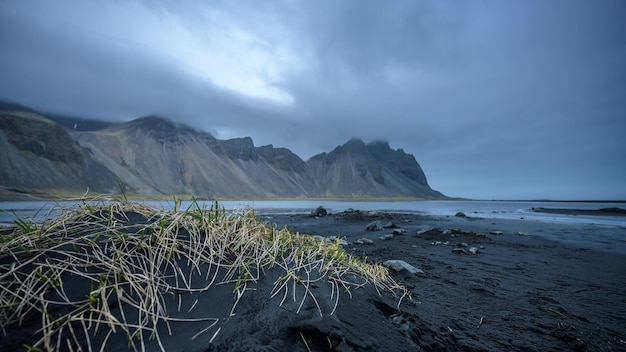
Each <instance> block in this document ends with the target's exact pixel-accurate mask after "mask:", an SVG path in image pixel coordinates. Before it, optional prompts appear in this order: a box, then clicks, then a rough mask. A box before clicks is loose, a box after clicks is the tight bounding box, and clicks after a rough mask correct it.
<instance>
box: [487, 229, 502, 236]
mask: <svg viewBox="0 0 626 352" xmlns="http://www.w3.org/2000/svg"><path fill="white" fill-rule="evenodd" d="M490 233H491V234H492V235H502V234H503V232H502V231H498V230H493V231H491V232H490Z"/></svg>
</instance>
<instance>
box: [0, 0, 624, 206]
mask: <svg viewBox="0 0 626 352" xmlns="http://www.w3.org/2000/svg"><path fill="white" fill-rule="evenodd" d="M625 15H626V5H625V4H624V2H622V1H619V0H616V1H603V2H601V3H597V2H594V3H592V2H590V1H550V2H545V1H534V0H531V1H519V2H482V1H463V2H456V1H454V2H452V1H451V2H447V1H394V2H373V1H372V2H362V1H341V2H336V1H316V2H310V1H271V2H262V3H259V2H256V1H237V2H232V1H223V2H220V1H215V2H210V3H208V2H205V1H168V0H152V1H148V0H146V1H111V2H102V1H95V0H94V1H71V0H62V1H55V2H41V1H30V0H26V1H17V0H9V1H4V2H2V3H0V45H1V46H2V50H1V51H0V76H1V77H2V79H1V80H0V98H1V99H6V100H13V101H17V102H20V103H22V104H25V105H29V106H33V107H35V108H37V109H40V110H42V111H49V112H56V113H65V114H71V115H79V116H85V117H95V118H102V119H108V120H113V121H124V120H130V119H133V118H135V117H138V116H142V115H147V114H153V113H154V114H159V115H165V116H168V117H170V118H172V119H173V120H176V121H180V122H184V123H187V124H189V125H191V126H193V127H195V128H198V129H202V130H206V131H210V132H212V133H214V134H216V136H217V137H218V138H231V137H241V136H251V137H252V138H253V139H254V140H255V143H256V144H257V145H263V144H269V143H272V144H274V145H276V146H284V147H288V148H290V149H292V150H293V151H294V152H296V153H297V154H299V155H300V156H301V157H302V158H305V159H306V158H308V157H310V156H312V155H314V154H317V153H320V152H323V151H328V150H330V149H332V148H334V147H335V146H336V145H339V144H343V143H344V142H345V141H347V140H348V139H349V138H351V137H360V138H363V139H364V140H366V141H369V140H374V139H386V140H388V141H389V142H390V144H391V146H392V147H395V148H403V149H404V150H405V151H407V152H409V153H412V154H414V155H415V157H416V158H417V160H418V161H419V162H420V164H421V165H422V167H423V168H424V169H425V172H426V174H427V176H428V178H429V182H430V183H431V186H433V188H435V189H437V190H440V191H442V192H444V193H445V194H448V195H451V196H461V197H470V198H483V199H492V198H496V199H499V198H509V199H511V198H518V199H519V198H559V199H590V198H592V199H600V198H602V199H626V166H624V165H626V162H624V161H625V159H626V142H625V140H626V139H625V138H623V135H624V133H625V132H626V65H624V64H623V63H624V62H626V45H625V44H624V40H623V34H624V33H626V26H625V25H624V24H623V21H622V19H623V18H625Z"/></svg>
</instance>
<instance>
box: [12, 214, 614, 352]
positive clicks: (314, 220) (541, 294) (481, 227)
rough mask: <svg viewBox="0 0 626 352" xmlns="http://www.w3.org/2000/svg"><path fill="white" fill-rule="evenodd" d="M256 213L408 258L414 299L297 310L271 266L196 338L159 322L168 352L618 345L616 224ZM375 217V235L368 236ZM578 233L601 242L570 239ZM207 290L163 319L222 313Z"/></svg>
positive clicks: (380, 255)
mask: <svg viewBox="0 0 626 352" xmlns="http://www.w3.org/2000/svg"><path fill="white" fill-rule="evenodd" d="M258 218H259V219H260V220H261V221H263V222H265V223H267V224H269V225H271V226H274V225H275V226H276V228H277V229H282V228H288V229H290V230H292V231H294V232H299V233H303V234H309V235H312V236H321V237H324V238H329V237H330V236H335V237H334V238H335V239H334V240H333V241H337V240H345V241H346V242H347V243H345V244H343V245H342V247H343V248H344V249H345V251H346V252H347V253H348V254H352V255H353V256H355V257H357V258H365V259H366V261H367V262H368V263H384V262H386V261H388V260H402V261H404V262H406V263H407V264H409V265H410V266H412V267H413V268H415V269H417V270H416V271H415V272H410V271H407V270H400V271H396V270H395V269H389V274H390V276H391V277H392V278H393V279H394V280H395V281H396V282H398V283H400V284H402V285H404V287H405V288H407V289H409V290H410V293H411V295H410V296H411V297H404V298H402V297H398V296H395V295H394V294H392V293H391V292H385V291H378V290H375V289H373V288H372V287H371V286H363V287H360V288H354V289H351V290H349V291H346V292H342V294H341V295H340V296H338V297H339V298H336V296H335V295H336V294H338V292H333V291H332V290H330V288H329V286H328V285H327V284H326V283H325V282H324V281H316V283H315V285H314V286H312V288H311V290H312V291H311V293H315V295H316V297H317V299H316V300H311V299H308V300H304V299H303V300H302V302H303V303H301V302H300V297H305V298H306V295H307V293H306V291H298V290H296V291H293V292H294V293H295V292H298V296H297V297H298V299H291V296H287V298H288V299H286V300H285V299H284V298H283V297H282V294H281V295H276V296H274V292H273V291H274V288H273V287H274V282H277V280H278V277H277V275H278V274H276V273H274V272H272V271H268V272H266V273H265V274H264V277H262V278H261V279H260V280H259V281H258V282H255V283H254V284H252V283H250V287H249V290H247V293H246V295H245V296H243V298H242V299H241V300H240V301H238V303H237V309H236V310H235V311H234V314H232V315H230V316H228V315H226V316H225V317H224V318H220V319H219V321H218V323H217V324H218V326H219V329H216V328H214V329H213V330H208V332H207V333H203V334H201V335H199V337H198V338H196V339H192V337H193V336H195V335H194V334H198V333H199V332H201V331H203V329H205V328H207V323H206V322H204V321H202V322H195V323H194V322H186V323H185V324H184V326H183V325H173V326H172V335H171V336H169V333H168V331H167V329H164V327H163V326H161V328H163V329H164V330H162V332H163V345H164V346H166V349H167V350H171V349H185V350H186V351H261V350H268V349H269V350H275V351H290V352H292V351H293V352H298V351H308V350H309V348H311V349H312V350H328V349H329V347H330V349H331V350H335V351H371V350H394V351H440V350H465V351H494V350H509V351H527V350H532V351H561V350H574V351H578V350H579V351H586V350H589V351H594V350H595V351H624V350H626V333H624V332H625V331H626V291H625V290H624V287H626V277H625V276H624V275H623V274H624V273H625V272H626V246H623V247H619V246H616V244H615V242H610V241H609V242H607V241H606V239H605V237H604V236H605V235H611V236H613V237H612V238H622V239H626V228H614V227H603V226H594V225H584V226H581V225H576V224H559V223H546V222H534V221H529V220H512V219H491V218H474V217H455V216H431V215H425V214H419V213H388V212H381V211H358V210H353V211H345V212H340V213H336V214H329V215H327V216H318V217H315V216H311V215H309V214H263V215H258ZM122 220H123V219H120V221H122ZM141 221H142V220H141V219H137V218H133V217H130V220H129V221H128V223H127V224H126V225H125V226H127V227H128V228H135V229H137V228H138V226H139V225H141ZM377 221H378V222H379V223H380V225H381V226H380V228H379V230H378V231H368V230H367V229H366V228H367V227H368V225H370V224H372V223H375V222H377ZM394 233H395V234H394ZM577 236H578V237H580V236H593V238H596V239H597V242H593V241H591V242H590V241H587V242H584V243H582V242H576V240H575V239H576V238H577ZM620 236H621V237H620ZM359 240H360V241H359ZM370 241H371V243H370ZM620 248H624V249H620ZM473 253H475V254H473ZM196 280H197V279H196ZM214 288H215V289H214ZM214 288H212V289H211V290H210V291H203V292H199V293H194V294H192V295H191V296H189V297H187V298H185V299H184V300H183V308H184V309H178V310H177V309H176V305H177V304H178V306H179V307H180V304H181V303H176V302H175V301H172V302H171V303H170V304H171V306H169V308H170V310H172V312H177V313H175V314H174V313H172V314H174V315H175V316H176V317H177V316H183V317H185V318H188V317H189V315H185V313H184V312H185V311H186V308H185V304H187V305H189V306H195V307H196V311H197V312H195V313H194V314H200V313H203V314H217V313H219V312H222V311H224V307H228V306H229V304H231V305H232V300H233V288H232V284H231V285H223V286H219V285H218V286H216V287H214ZM331 297H335V298H333V299H331ZM281 298H282V299H283V300H284V302H283V303H281ZM294 298H296V296H294ZM334 299H337V301H336V303H335V301H334ZM194 300H195V302H194ZM168 302H169V301H168ZM335 305H336V306H335ZM334 306H335V307H334ZM220 307H221V308H220ZM333 307H334V308H333ZM218 308H219V309H218ZM335 308H336V309H335ZM227 311H228V310H226V312H227ZM216 312H217V313H216ZM329 312H332V314H329ZM223 313H224V312H222V313H220V314H223ZM322 313H323V314H322ZM200 316H201V315H197V316H196V315H194V316H193V317H200ZM27 322H28V321H27ZM30 323H31V324H32V323H37V321H36V320H35V321H30ZM172 324H173V323H172ZM29 328H32V326H30V327H29V325H28V324H26V326H22V327H21V328H18V327H13V328H10V329H8V331H7V335H1V334H0V348H1V349H2V350H3V351H12V350H16V351H19V350H24V349H23V348H21V343H23V341H26V342H28V341H29V340H28V338H29V337H28V334H29V331H32V330H29ZM20 339H21V340H20ZM22 340H23V341H22ZM16 341H17V342H16ZM146 343H147V347H148V349H149V350H150V349H158V348H159V346H158V344H157V342H156V341H154V340H151V341H147V342H146ZM125 346H126V342H125V339H123V338H121V339H120V340H112V342H111V348H113V349H115V350H118V349H121V348H126V347H125Z"/></svg>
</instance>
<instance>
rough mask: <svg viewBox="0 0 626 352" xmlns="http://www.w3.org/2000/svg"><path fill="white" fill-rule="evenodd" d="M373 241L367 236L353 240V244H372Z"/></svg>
mask: <svg viewBox="0 0 626 352" xmlns="http://www.w3.org/2000/svg"><path fill="white" fill-rule="evenodd" d="M373 243H374V241H372V240H370V239H369V238H360V239H358V240H356V241H354V244H373Z"/></svg>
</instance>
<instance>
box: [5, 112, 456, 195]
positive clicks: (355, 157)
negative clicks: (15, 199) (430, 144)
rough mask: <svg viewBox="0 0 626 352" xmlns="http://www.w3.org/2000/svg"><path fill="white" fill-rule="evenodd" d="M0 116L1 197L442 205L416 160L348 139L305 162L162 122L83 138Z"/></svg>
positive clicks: (143, 121)
mask: <svg viewBox="0 0 626 352" xmlns="http://www.w3.org/2000/svg"><path fill="white" fill-rule="evenodd" d="M7 106H8V107H9V108H10V109H13V108H16V109H20V107H19V106H17V107H16V106H14V105H7ZM0 107H1V105H0ZM3 115H4V116H3ZM0 117H3V118H4V119H5V120H6V121H4V123H3V124H2V125H1V126H0V127H2V128H0V151H1V152H0V161H1V162H2V163H0V164H2V165H8V166H10V167H6V168H1V169H0V190H1V189H2V187H7V186H9V187H22V188H25V189H29V188H30V189H33V190H37V189H43V188H55V187H58V188H59V189H67V190H70V191H79V192H81V193H82V192H84V189H85V188H86V187H89V188H90V189H92V190H104V191H107V190H111V188H112V187H117V185H118V180H119V182H120V183H121V184H122V185H123V187H124V188H125V189H126V190H128V191H130V192H131V193H132V194H135V195H137V196H151V195H157V194H188V195H194V196H198V197H224V198H241V197H245V198H273V197H303V198H306V197H346V198H351V197H367V198H376V197H420V198H443V197H444V196H443V195H442V194H440V193H438V192H436V191H433V190H432V189H431V188H430V187H429V186H428V184H427V182H426V178H425V176H424V173H423V172H422V169H421V168H420V166H419V164H418V163H417V161H416V160H415V158H414V157H413V155H411V154H407V153H405V152H404V151H403V150H402V149H398V150H393V149H391V148H390V146H389V143H388V142H387V141H384V140H376V141H373V142H370V143H368V144H366V143H365V142H363V140H361V139H359V138H352V139H350V140H349V141H347V142H346V143H345V144H343V145H340V146H338V147H336V148H335V149H333V150H332V151H331V152H329V153H322V154H318V155H316V156H314V157H312V158H311V159H309V160H308V161H306V162H305V161H303V160H302V159H300V157H298V156H297V155H296V154H294V153H293V152H291V151H290V150H289V149H287V148H278V147H274V146H273V145H271V144H270V145H265V146H261V147H256V146H255V145H254V142H253V140H252V138H251V137H242V138H232V139H228V140H218V139H216V138H214V137H213V136H211V135H210V134H209V133H207V132H201V131H196V130H194V129H192V128H190V127H188V126H186V125H182V124H178V123H176V122H174V121H172V120H171V119H168V118H165V117H162V116H155V115H151V116H144V117H140V118H138V119H135V120H132V121H129V122H124V123H115V124H112V125H111V126H109V127H106V128H103V129H97V130H96V129H94V130H83V131H81V130H78V129H76V128H68V129H63V128H62V127H61V126H60V125H57V124H56V123H54V122H52V121H49V120H47V119H45V117H43V116H40V115H39V114H35V113H32V112H29V111H28V110H19V111H17V112H10V113H4V114H2V113H0ZM33 119H34V120H33ZM39 119H41V120H42V121H47V122H48V123H46V124H44V123H42V122H38V123H36V122H37V120H39ZM12 126H13V127H12ZM24 126H27V127H24ZM22 127H24V128H22ZM39 130H41V131H42V133H43V134H41V136H40V134H37V133H35V132H37V131H39ZM52 137H54V138H52ZM57 137H58V138H57ZM25 175H46V177H45V178H44V177H43V176H37V177H33V176H30V177H29V176H25ZM72 175H73V176H72ZM43 181H46V182H45V183H44V182H43Z"/></svg>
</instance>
